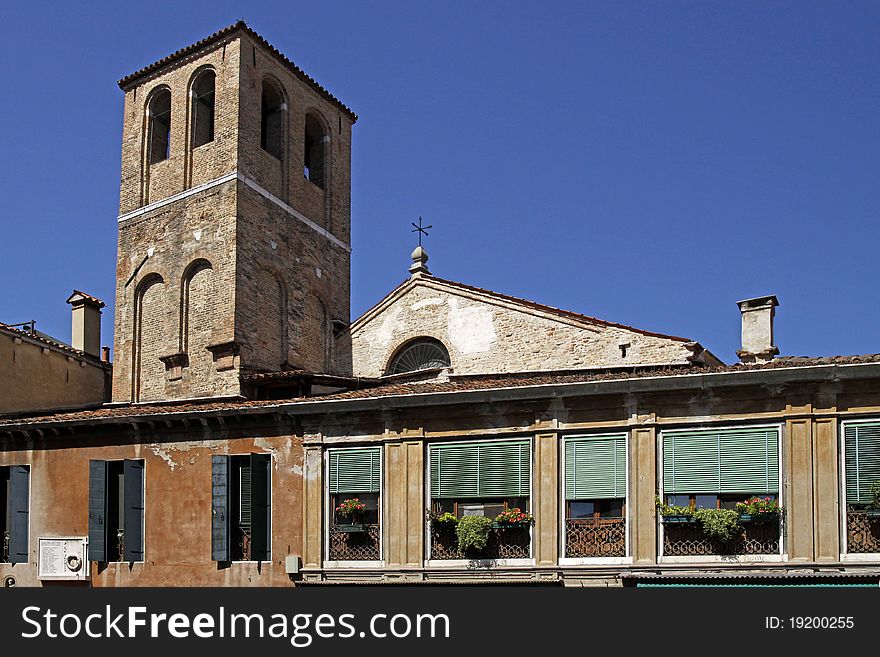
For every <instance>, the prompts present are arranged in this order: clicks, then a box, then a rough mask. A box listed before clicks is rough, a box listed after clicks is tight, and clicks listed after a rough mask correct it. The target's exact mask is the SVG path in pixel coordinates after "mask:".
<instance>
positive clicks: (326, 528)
mask: <svg viewBox="0 0 880 657" xmlns="http://www.w3.org/2000/svg"><path fill="white" fill-rule="evenodd" d="M369 448H378V449H379V493H378V495H379V503H378V518H379V558H378V559H370V560H349V561H342V560H331V559H330V526H331V524H332V523H333V520H334V517H335V511H334V508H333V506H332V504H331V499H332V497H333V495H343V494H344V493H331V492H330V454H331V452H340V451H345V450H353V449H369ZM322 459H323V462H322V464H321V468H322V473H323V482H322V485H321V489H322V495H323V506H324V517H323V522H322V523H321V524H322V527H321V536H322V538H323V543H324V547H323V548H322V550H321V554H322V557H323V560H324V568H331V569H340V570H344V569H358V568H376V567H384V566H385V490H386V480H385V476H386V475H385V445H384V444H378V445H376V444H366V445H363V444H361V445H338V446H334V447H328V448H327V449H325V450H324V453H323V454H322Z"/></svg>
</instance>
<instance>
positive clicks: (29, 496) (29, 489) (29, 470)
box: [0, 463, 33, 566]
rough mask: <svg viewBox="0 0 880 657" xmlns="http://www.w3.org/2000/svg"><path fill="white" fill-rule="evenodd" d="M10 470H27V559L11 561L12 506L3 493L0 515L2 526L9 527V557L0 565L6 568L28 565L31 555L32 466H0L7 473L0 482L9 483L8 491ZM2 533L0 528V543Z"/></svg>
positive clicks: (24, 464) (12, 464)
mask: <svg viewBox="0 0 880 657" xmlns="http://www.w3.org/2000/svg"><path fill="white" fill-rule="evenodd" d="M12 468H27V523H26V526H27V529H26V530H25V536H24V543H25V553H26V554H27V558H26V559H25V560H24V561H13V560H12V559H13V557H12V550H11V543H12V541H11V538H12V525H13V524H14V523H13V522H12V520H11V519H10V516H9V514H8V511H9V510H10V507H11V506H12V499H11V497H7V496H6V493H5V491H4V498H5V499H4V500H3V501H4V502H5V504H4V507H5V508H3V510H2V511H0V513H2V516H3V518H4V525H7V526H9V527H10V551H9V555H8V560H7V561H0V565H8V566H14V565H16V564H19V563H28V562H29V561H30V554H31V549H32V543H31V506H32V503H31V502H32V500H33V497H32V492H33V491H32V486H33V477H32V476H31V475H32V471H33V466H32V465H31V464H30V463H9V464H6V463H4V464H2V465H0V470H5V471H6V472H7V476H6V477H5V478H3V479H2V481H3V483H4V484H5V483H6V482H10V483H9V484H7V485H8V486H9V490H10V491H11V489H12V485H11V481H12ZM2 531H3V530H2V528H0V541H2V540H3V537H2ZM0 547H2V546H0Z"/></svg>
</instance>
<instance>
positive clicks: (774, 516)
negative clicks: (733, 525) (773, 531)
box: [739, 513, 779, 522]
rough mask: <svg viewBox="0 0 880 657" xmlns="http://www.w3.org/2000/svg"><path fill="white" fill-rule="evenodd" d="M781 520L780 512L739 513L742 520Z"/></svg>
mask: <svg viewBox="0 0 880 657" xmlns="http://www.w3.org/2000/svg"><path fill="white" fill-rule="evenodd" d="M778 520H779V514H778V513H741V514H739V521H740V522H777V521H778Z"/></svg>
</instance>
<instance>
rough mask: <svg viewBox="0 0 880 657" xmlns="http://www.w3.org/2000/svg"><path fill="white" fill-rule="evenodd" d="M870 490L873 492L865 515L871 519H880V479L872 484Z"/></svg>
mask: <svg viewBox="0 0 880 657" xmlns="http://www.w3.org/2000/svg"><path fill="white" fill-rule="evenodd" d="M868 490H869V491H870V492H871V501H870V502H869V503H868V506H867V507H866V508H865V515H866V516H868V517H869V518H880V479H878V480H877V481H875V482H874V483H873V484H871V487H870V488H869V489H868Z"/></svg>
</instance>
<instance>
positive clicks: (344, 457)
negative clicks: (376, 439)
mask: <svg viewBox="0 0 880 657" xmlns="http://www.w3.org/2000/svg"><path fill="white" fill-rule="evenodd" d="M381 463H382V448H381V447H353V448H351V449H334V450H331V451H330V463H329V473H328V475H329V476H328V479H329V482H330V483H329V487H330V492H331V493H334V494H335V493H378V492H379V491H380V490H381V486H382V465H381Z"/></svg>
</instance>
